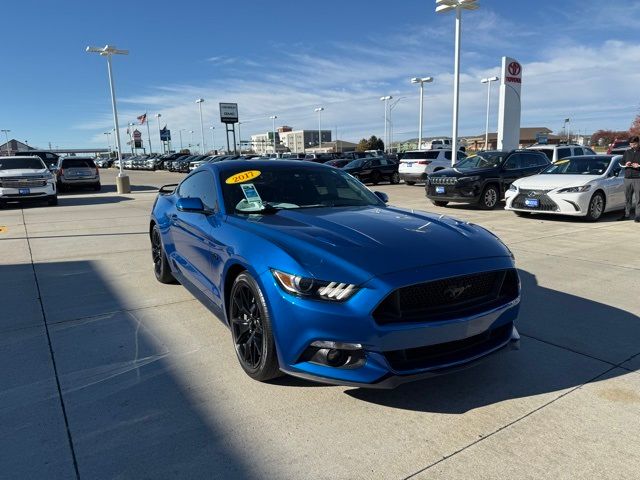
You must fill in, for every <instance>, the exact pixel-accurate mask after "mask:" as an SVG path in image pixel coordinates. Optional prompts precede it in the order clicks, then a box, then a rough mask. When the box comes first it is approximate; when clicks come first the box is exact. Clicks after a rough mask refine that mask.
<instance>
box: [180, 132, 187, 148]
mask: <svg viewBox="0 0 640 480" xmlns="http://www.w3.org/2000/svg"><path fill="white" fill-rule="evenodd" d="M186 130H187V129H186V128H181V129H180V130H178V134H179V135H180V151H181V152H182V150H184V147H183V146H182V132H183V131H186Z"/></svg>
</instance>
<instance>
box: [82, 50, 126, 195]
mask: <svg viewBox="0 0 640 480" xmlns="http://www.w3.org/2000/svg"><path fill="white" fill-rule="evenodd" d="M86 51H87V52H88V53H98V54H100V56H103V57H107V69H108V71H109V89H110V91H111V108H112V110H113V124H114V127H115V133H116V149H117V150H118V163H119V164H120V173H118V177H117V178H116V184H117V189H118V193H130V192H131V186H130V185H129V177H128V176H127V175H125V174H124V171H123V170H122V148H121V146H120V128H119V126H118V110H117V108H116V91H115V88H114V86H113V73H112V71H111V57H112V56H113V55H129V50H119V49H117V48H116V47H114V46H112V45H105V46H104V47H102V48H100V47H87V48H86Z"/></svg>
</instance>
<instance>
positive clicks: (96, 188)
mask: <svg viewBox="0 0 640 480" xmlns="http://www.w3.org/2000/svg"><path fill="white" fill-rule="evenodd" d="M93 189H94V190H95V191H96V192H99V191H100V190H101V189H102V185H101V184H100V182H98V183H96V184H95V185H94V186H93Z"/></svg>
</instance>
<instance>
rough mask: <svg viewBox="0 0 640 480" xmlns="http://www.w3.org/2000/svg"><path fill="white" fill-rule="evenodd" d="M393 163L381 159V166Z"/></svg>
mask: <svg viewBox="0 0 640 480" xmlns="http://www.w3.org/2000/svg"><path fill="white" fill-rule="evenodd" d="M390 164H391V162H389V160H387V159H386V158H381V159H380V165H383V166H384V165H390Z"/></svg>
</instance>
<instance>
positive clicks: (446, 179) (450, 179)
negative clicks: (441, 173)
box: [429, 177, 458, 185]
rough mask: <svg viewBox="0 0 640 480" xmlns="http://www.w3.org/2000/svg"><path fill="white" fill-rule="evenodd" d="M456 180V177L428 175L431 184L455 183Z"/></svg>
mask: <svg viewBox="0 0 640 480" xmlns="http://www.w3.org/2000/svg"><path fill="white" fill-rule="evenodd" d="M457 180H458V179H457V178H456V177H429V183H430V184H431V185H455V184H456V181H457Z"/></svg>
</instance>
